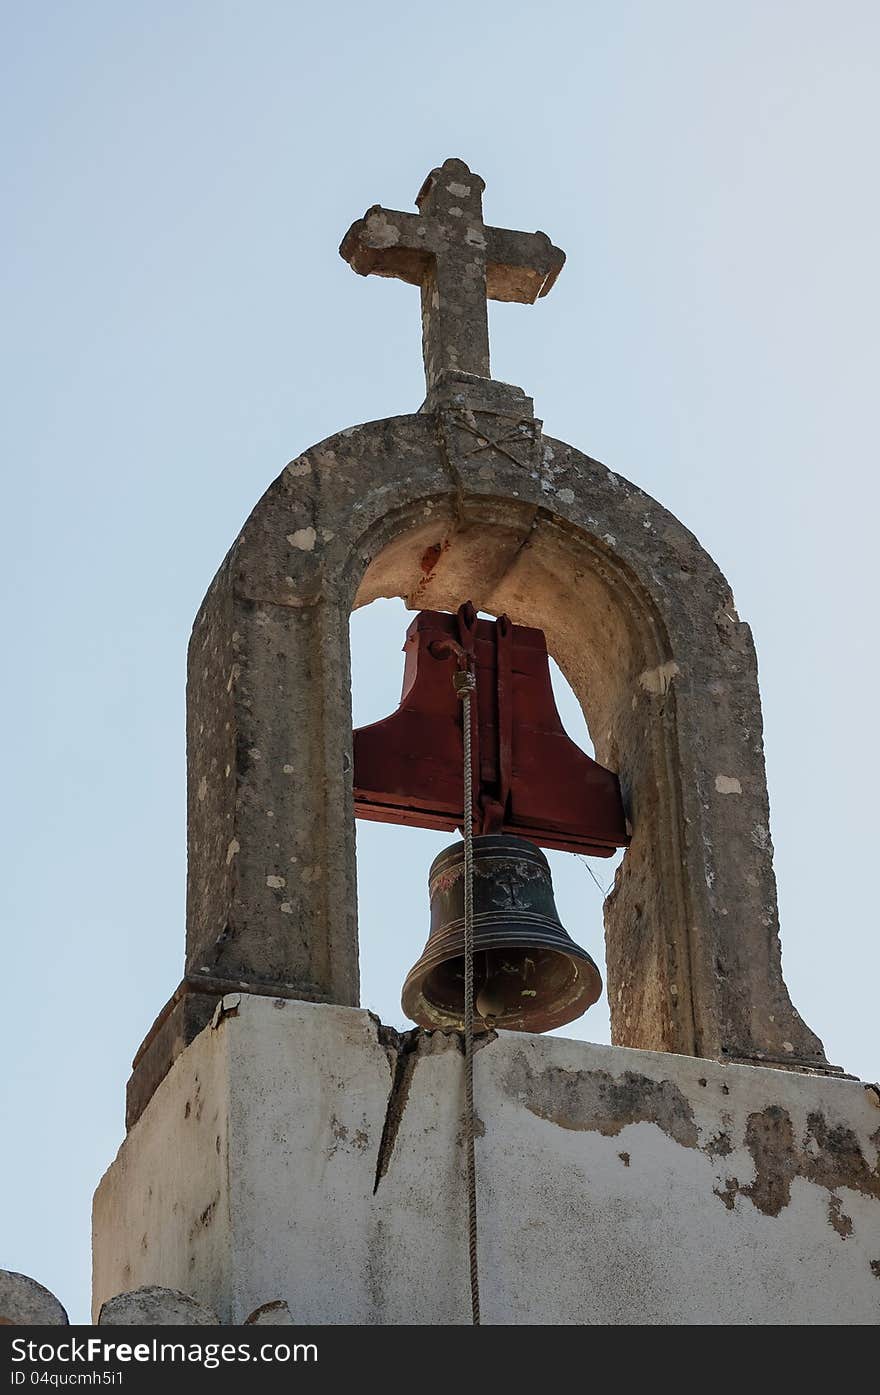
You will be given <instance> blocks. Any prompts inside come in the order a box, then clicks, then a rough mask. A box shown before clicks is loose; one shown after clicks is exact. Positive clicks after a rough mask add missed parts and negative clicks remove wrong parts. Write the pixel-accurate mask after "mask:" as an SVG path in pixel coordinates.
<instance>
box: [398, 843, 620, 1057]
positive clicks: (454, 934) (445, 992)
mask: <svg viewBox="0 0 880 1395" xmlns="http://www.w3.org/2000/svg"><path fill="white" fill-rule="evenodd" d="M428 887H429V890H430V895H431V930H430V933H429V936H428V943H427V944H426V946H425V949H424V952H423V954H422V957H421V958H420V959H419V961H418V963H417V964H415V966H414V967H413V968H412V969H411V970H410V972H409V974H408V975H407V979H406V982H405V984H404V985H403V995H402V998H401V1002H402V1006H403V1010H404V1012H405V1013H406V1015H407V1017H409V1018H410V1019H411V1020H412V1021H413V1022H418V1023H419V1025H420V1026H422V1027H455V1028H461V1027H462V1025H463V1020H464V843H453V844H452V846H451V847H449V848H445V849H444V850H443V852H441V853H440V854H439V855H438V856H437V857H435V858H434V861H433V862H432V863H431V870H430V873H429V874H428ZM601 992H602V979H601V977H600V975H599V970H598V969H597V968H596V965H595V964H594V963H593V961H592V959H591V958H590V956H589V954H587V952H586V951H585V950H583V949H581V948H580V947H579V946H578V945H576V944H575V943H574V940H572V939H571V938H570V937H569V936H568V935H567V934H566V932H565V930H564V929H563V927H562V924H561V923H560V920H559V916H558V915H557V912H556V904H555V902H554V900H553V886H552V883H551V881H550V865H549V863H548V862H547V859H546V857H545V856H544V854H543V853H542V852H541V850H540V848H538V847H536V846H535V844H534V843H530V842H529V841H528V839H526V838H517V837H514V836H513V835H511V834H487V835H485V836H483V837H477V838H475V839H474V1015H475V1019H476V1022H477V1024H478V1025H483V1024H485V1025H486V1026H487V1027H504V1028H506V1029H507V1030H508V1031H517V1032H547V1031H550V1030H551V1029H552V1028H553V1027H561V1026H563V1025H564V1024H565V1023H566V1022H572V1021H574V1019H575V1018H576V1017H580V1015H581V1013H583V1012H586V1010H587V1008H588V1007H590V1006H592V1004H593V1003H595V1001H596V999H597V998H598V997H599V994H600V993H601ZM481 1019H482V1022H481Z"/></svg>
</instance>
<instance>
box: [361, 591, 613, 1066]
mask: <svg viewBox="0 0 880 1395" xmlns="http://www.w3.org/2000/svg"><path fill="white" fill-rule="evenodd" d="M480 614H481V615H482V616H483V617H484V618H493V617H491V615H490V613H489V612H488V611H486V612H480ZM412 618H413V612H412V611H408V610H407V609H406V606H405V603H404V601H403V598H401V597H394V598H393V599H392V598H378V599H376V600H374V601H371V602H370V604H369V605H366V606H359V607H358V608H357V609H356V610H354V611H353V612H352V615H351V622H350V637H351V673H352V720H353V725H354V727H355V729H357V728H358V727H361V726H366V725H368V724H371V723H373V722H377V721H380V720H382V719H383V718H385V717H388V716H389V715H390V714H392V713H393V712H394V711H395V710H396V708H397V706H398V703H399V700H400V693H401V681H402V677H403V658H404V656H403V653H402V646H403V640H404V636H405V633H406V629H407V627H408V625H409V624H410V622H411V620H412ZM550 679H551V685H552V689H553V694H554V699H555V701H556V705H557V709H558V711H559V715H560V718H561V721H562V724H563V727H564V728H565V731H566V732H567V734H568V735H569V737H570V738H571V739H572V740H573V741H574V742H575V743H576V744H577V745H578V746H579V747H580V748H581V749H582V750H584V751H586V752H587V754H588V755H593V754H594V745H593V742H592V739H591V735H590V733H589V730H588V728H587V724H586V721H585V719H584V716H583V712H582V710H581V707H580V704H579V702H578V699H577V697H576V695H575V693H574V690H573V689H572V687H571V685H570V684H569V683H568V680H567V679H566V678H565V676H564V674H563V673H562V671H561V670H560V668H559V666H558V665H557V664H556V662H555V660H554V659H553V658H552V657H551V660H550ZM355 835H356V847H357V899H358V950H359V959H360V978H361V990H360V998H361V1005H362V1006H363V1007H366V1008H368V1009H369V1010H370V1011H372V1012H374V1013H376V1014H377V1015H378V1016H379V1018H380V1019H381V1021H382V1022H384V1023H387V1024H388V1025H389V1026H391V1027H394V1028H397V1029H404V1028H407V1027H411V1026H412V1023H411V1022H410V1021H409V1020H408V1019H407V1018H406V1017H405V1014H404V1013H403V1010H402V1008H401V1004H400V994H401V987H402V985H403V981H404V978H405V976H406V974H407V973H408V971H409V970H410V968H411V967H412V965H413V962H414V961H415V959H416V957H417V955H418V954H419V953H420V951H421V948H422V944H423V941H424V939H425V937H426V935H427V932H428V923H429V899H428V887H427V878H428V870H429V867H430V865H431V862H432V860H433V858H434V857H435V856H436V855H437V854H438V853H440V852H441V851H442V850H443V849H444V848H446V847H448V846H449V845H450V844H451V843H453V842H455V841H456V839H457V837H458V834H456V833H455V832H445V831H441V830H437V829H426V828H418V827H408V826H401V825H398V824H391V823H384V822H374V821H372V820H362V819H358V820H356V822H355ZM544 851H545V855H546V857H547V859H548V861H549V863H550V869H551V875H552V880H553V891H554V895H555V900H556V907H557V910H558V912H559V918H560V920H561V922H562V924H563V925H564V926H565V928H566V929H567V930H568V931H569V933H570V934H571V936H572V938H573V939H574V940H575V941H576V942H577V943H578V944H579V945H581V946H583V947H584V948H585V949H586V950H587V951H588V953H589V954H590V955H591V956H592V958H593V959H594V960H595V961H596V963H597V964H598V965H599V967H600V971H601V974H602V977H603V981H604V980H605V978H606V974H605V968H604V958H605V955H604V926H603V902H604V899H605V894H606V892H607V890H608V889H610V887H611V886H612V884H613V881H614V872H615V867H616V865H617V864H618V863H619V861H620V859H621V856H622V850H621V851H620V852H619V853H617V854H615V855H614V856H612V857H610V858H600V857H590V858H587V857H584V856H582V855H580V854H578V855H575V854H572V853H570V852H560V851H554V850H553V849H545V850H544ZM556 1034H558V1035H561V1036H566V1037H574V1038H580V1039H585V1040H588V1041H591V1042H599V1043H602V1042H604V1043H609V1042H610V1041H611V1033H610V1022H609V1014H608V1000H607V994H606V992H605V990H604V988H603V992H602V995H601V997H600V999H599V1000H598V1001H597V1002H596V1003H595V1004H594V1005H593V1006H592V1007H591V1008H590V1010H589V1012H588V1013H587V1015H586V1016H585V1017H581V1018H578V1019H576V1020H575V1021H574V1022H571V1023H569V1024H568V1026H565V1027H560V1028H557V1029H556Z"/></svg>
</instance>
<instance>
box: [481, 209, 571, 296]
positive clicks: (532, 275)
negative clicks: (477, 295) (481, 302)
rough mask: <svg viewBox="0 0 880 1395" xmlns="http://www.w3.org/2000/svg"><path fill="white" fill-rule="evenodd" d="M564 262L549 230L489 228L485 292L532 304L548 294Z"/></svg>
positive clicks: (563, 254) (487, 231) (487, 229)
mask: <svg viewBox="0 0 880 1395" xmlns="http://www.w3.org/2000/svg"><path fill="white" fill-rule="evenodd" d="M564 263H565V253H564V252H563V251H562V250H561V248H559V247H554V245H553V243H552V242H551V241H550V239H549V237H548V236H547V234H546V233H542V232H534V233H526V232H513V231H511V230H510V229H508V228H486V295H487V296H488V297H489V299H490V300H516V301H520V302H521V303H522V304H525V305H533V304H534V302H535V301H536V300H537V299H538V298H539V296H542V295H546V294H547V292H548V291H549V290H550V288H551V286H552V285H553V283H554V281H555V280H556V278H557V276H558V275H559V273H560V271H561V270H562V268H563V265H564Z"/></svg>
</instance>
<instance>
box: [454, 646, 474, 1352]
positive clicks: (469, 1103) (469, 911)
mask: <svg viewBox="0 0 880 1395" xmlns="http://www.w3.org/2000/svg"><path fill="white" fill-rule="evenodd" d="M454 682H455V691H456V692H457V693H458V696H459V697H460V698H461V705H462V726H463V731H464V819H463V828H462V832H463V834H464V1095H465V1121H464V1140H465V1166H466V1171H467V1211H468V1255H469V1260H470V1280H471V1320H472V1322H473V1325H474V1327H479V1326H480V1277H479V1272H478V1268H477V1167H476V1158H475V1155H474V817H473V798H474V791H473V771H472V768H471V697H472V694H473V693H474V691H475V689H476V686H477V680H476V676H475V675H474V674H473V673H468V672H467V671H459V672H458V673H456V675H455V679H454Z"/></svg>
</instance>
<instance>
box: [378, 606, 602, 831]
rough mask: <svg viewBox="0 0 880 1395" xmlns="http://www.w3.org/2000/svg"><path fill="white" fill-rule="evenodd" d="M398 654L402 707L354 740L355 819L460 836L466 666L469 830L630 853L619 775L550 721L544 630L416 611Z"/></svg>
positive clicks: (552, 708)
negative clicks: (461, 673)
mask: <svg viewBox="0 0 880 1395" xmlns="http://www.w3.org/2000/svg"><path fill="white" fill-rule="evenodd" d="M403 651H404V654H405V655H406V661H405V665H404V674H403V693H402V696H401V700H400V706H399V707H398V709H397V711H396V712H395V713H393V714H392V716H390V717H386V718H385V719H384V720H383V721H381V722H374V723H373V724H372V725H371V726H367V727H359V728H358V729H357V730H356V731H355V733H354V805H355V814H356V815H357V817H358V818H362V819H374V820H377V821H380V822H385V823H400V824H413V825H416V826H417V827H420V828H443V829H450V830H452V829H456V828H460V827H461V826H462V824H463V821H464V811H463V808H462V761H463V742H462V725H461V723H462V704H461V702H460V701H459V698H458V697H457V695H456V692H455V689H454V687H453V675H454V673H455V671H456V669H457V668H461V667H464V666H467V667H469V668H471V669H472V671H473V672H474V673H475V674H476V677H477V700H476V702H475V703H472V704H471V708H472V721H473V726H472V730H471V744H472V750H473V784H474V808H473V810H472V816H473V820H474V828H475V831H476V832H478V833H514V834H518V835H519V836H520V837H522V838H530V839H531V840H532V842H533V843H537V844H539V846H541V847H545V848H558V849H561V850H562V851H564V852H578V853H588V854H589V855H590V856H593V857H610V856H611V854H612V853H613V852H614V850H615V849H616V848H620V847H625V846H626V845H627V844H628V843H629V837H628V835H627V831H626V818H625V815H624V810H623V802H622V800H621V797H620V784H619V782H618V779H617V776H616V775H615V774H614V773H613V771H611V770H606V769H605V767H604V766H601V765H599V764H598V763H597V762H596V761H594V760H591V758H590V757H589V756H588V755H587V754H586V753H585V752H584V751H582V750H581V749H580V747H579V746H577V745H575V743H574V742H573V741H572V740H571V738H570V737H568V736H567V735H566V733H565V730H564V728H563V726H562V723H561V721H560V719H559V713H558V712H557V710H556V702H555V700H554V697H553V689H552V687H551V684H550V667H549V663H548V655H547V642H546V640H545V638H544V634H543V631H541V630H536V629H531V628H530V627H528V626H525V625H512V624H511V623H510V621H509V620H508V619H507V617H506V616H501V618H500V619H498V620H478V619H477V618H476V614H475V612H474V609H473V606H472V605H471V604H470V603H468V604H467V605H464V606H462V607H461V609H460V610H459V611H458V613H457V614H456V615H448V614H446V613H444V612H442V611H435V610H423V611H421V612H420V613H419V614H418V615H417V616H416V617H415V619H414V620H413V621H412V623H411V625H410V626H409V629H408V630H407V632H406V642H405V644H404V646H403Z"/></svg>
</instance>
